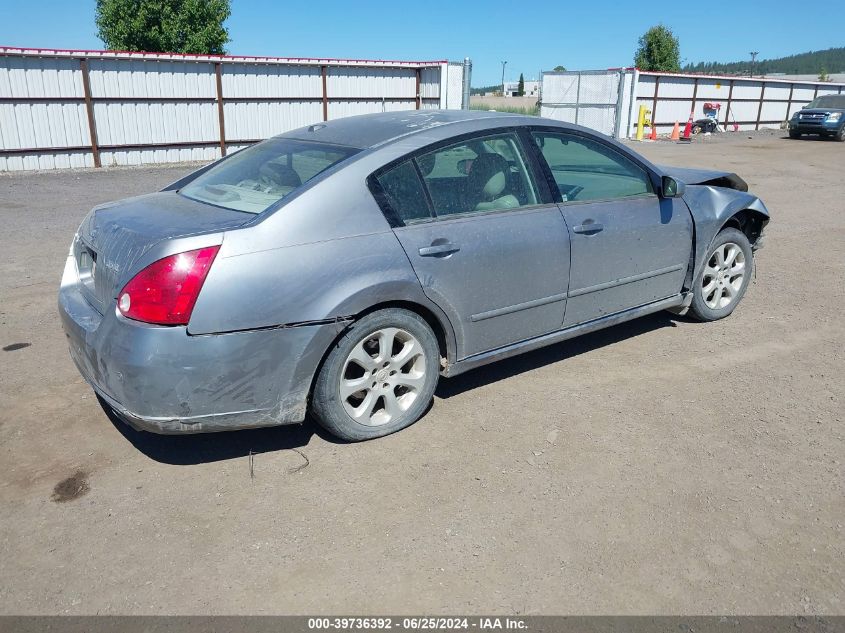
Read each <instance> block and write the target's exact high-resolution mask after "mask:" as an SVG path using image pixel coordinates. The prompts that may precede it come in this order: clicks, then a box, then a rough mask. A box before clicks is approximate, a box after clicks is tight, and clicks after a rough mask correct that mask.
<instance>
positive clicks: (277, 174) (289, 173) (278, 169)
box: [259, 162, 302, 187]
mask: <svg viewBox="0 0 845 633" xmlns="http://www.w3.org/2000/svg"><path fill="white" fill-rule="evenodd" d="M259 173H260V174H261V175H262V176H264V177H265V178H268V179H270V180H272V181H273V182H275V183H276V184H277V185H278V186H279V187H299V186H300V185H302V178H300V177H299V174H297V173H296V171H294V169H293V167H289V166H287V165H280V164H279V163H273V162H270V163H264V164H263V165H262V166H261V168H260V169H259Z"/></svg>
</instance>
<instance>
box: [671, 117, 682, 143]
mask: <svg viewBox="0 0 845 633" xmlns="http://www.w3.org/2000/svg"><path fill="white" fill-rule="evenodd" d="M669 138H670V139H671V140H673V141H677V140H679V139H680V138H681V124H680V123H679V122H678V121H675V127H673V128H672V136H670V137H669Z"/></svg>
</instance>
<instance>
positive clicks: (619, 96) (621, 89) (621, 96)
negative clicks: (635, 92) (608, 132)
mask: <svg viewBox="0 0 845 633" xmlns="http://www.w3.org/2000/svg"><path fill="white" fill-rule="evenodd" d="M624 100H625V71H624V70H620V71H619V85H617V87H616V122H615V123H614V124H613V138H615V139H618V138H619V129H620V127H621V126H622V107H623V105H622V103H623V101H624Z"/></svg>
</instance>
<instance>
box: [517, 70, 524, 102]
mask: <svg viewBox="0 0 845 633" xmlns="http://www.w3.org/2000/svg"><path fill="white" fill-rule="evenodd" d="M516 94H517V95H518V96H520V97H524V96H525V77H523V76H522V73H519V83H518V84H516Z"/></svg>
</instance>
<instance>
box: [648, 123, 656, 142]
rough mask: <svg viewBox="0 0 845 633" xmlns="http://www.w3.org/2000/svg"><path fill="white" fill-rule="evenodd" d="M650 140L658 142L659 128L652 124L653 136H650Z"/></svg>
mask: <svg viewBox="0 0 845 633" xmlns="http://www.w3.org/2000/svg"><path fill="white" fill-rule="evenodd" d="M648 140H650V141H656V140H657V126H656V125H655V124H654V123H652V124H651V134H649V135H648Z"/></svg>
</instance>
